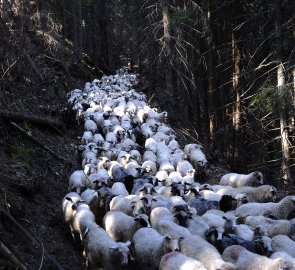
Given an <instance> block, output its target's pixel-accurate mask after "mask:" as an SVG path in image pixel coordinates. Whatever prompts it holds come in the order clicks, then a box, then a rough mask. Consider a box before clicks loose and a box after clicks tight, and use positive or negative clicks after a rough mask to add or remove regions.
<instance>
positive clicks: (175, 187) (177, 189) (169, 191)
mask: <svg viewBox="0 0 295 270" xmlns="http://www.w3.org/2000/svg"><path fill="white" fill-rule="evenodd" d="M155 190H156V192H157V193H158V194H161V195H164V196H165V197H171V196H173V195H176V196H183V195H184V186H183V185H182V184H175V183H172V184H171V186H170V187H166V186H157V187H155Z"/></svg>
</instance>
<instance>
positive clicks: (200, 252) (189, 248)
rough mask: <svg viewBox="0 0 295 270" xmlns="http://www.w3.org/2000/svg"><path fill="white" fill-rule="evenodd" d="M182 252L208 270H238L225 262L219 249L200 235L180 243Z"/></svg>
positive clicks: (186, 238)
mask: <svg viewBox="0 0 295 270" xmlns="http://www.w3.org/2000/svg"><path fill="white" fill-rule="evenodd" d="M180 251H181V252H182V253H183V254H184V255H186V256H189V257H191V258H193V259H196V260H197V261H199V262H201V263H202V264H203V265H204V266H205V267H206V268H207V269H208V270H237V269H238V268H237V267H236V266H235V265H233V264H232V263H228V262H225V261H224V260H223V259H222V257H221V255H220V254H219V252H218V251H217V249H216V248H215V247H214V246H212V245H211V244H209V243H208V242H207V241H206V240H204V239H203V238H202V237H200V236H198V235H190V236H187V237H185V238H184V239H183V240H182V241H180Z"/></svg>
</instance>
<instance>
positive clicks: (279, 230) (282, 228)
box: [245, 216, 294, 237]
mask: <svg viewBox="0 0 295 270" xmlns="http://www.w3.org/2000/svg"><path fill="white" fill-rule="evenodd" d="M245 224H247V225H249V226H251V227H252V228H257V227H261V228H263V230H265V231H266V233H267V235H268V236H270V237H273V236H275V235H278V234H286V235H287V234H289V233H290V231H291V230H292V228H293V227H294V225H293V224H292V222H291V221H290V220H286V219H278V220H274V219H271V218H267V217H264V216H247V217H246V219H245Z"/></svg>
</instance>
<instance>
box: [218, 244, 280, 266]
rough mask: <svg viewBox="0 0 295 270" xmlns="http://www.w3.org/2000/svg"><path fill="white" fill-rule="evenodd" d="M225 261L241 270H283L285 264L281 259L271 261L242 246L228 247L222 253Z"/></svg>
mask: <svg viewBox="0 0 295 270" xmlns="http://www.w3.org/2000/svg"><path fill="white" fill-rule="evenodd" d="M222 257H223V258H224V260H226V261H228V262H231V263H233V264H235V265H236V267H237V269H239V270H281V269H284V262H283V261H282V260H281V259H274V260H273V259H269V258H267V257H265V256H261V255H258V254H255V253H252V252H250V251H248V250H247V249H245V248H244V247H242V246H238V245H233V246H230V247H227V248H226V249H225V250H224V252H223V253H222Z"/></svg>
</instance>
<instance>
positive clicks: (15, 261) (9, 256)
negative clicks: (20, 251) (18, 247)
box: [0, 241, 27, 270]
mask: <svg viewBox="0 0 295 270" xmlns="http://www.w3.org/2000/svg"><path fill="white" fill-rule="evenodd" d="M0 251H1V252H2V253H3V254H4V256H6V257H7V259H8V260H10V261H11V262H12V263H13V264H14V265H15V266H17V269H20V270H27V267H25V266H24V265H23V264H22V263H21V262H20V261H19V260H18V259H17V258H16V257H15V255H14V254H13V253H12V252H11V251H10V250H9V249H8V248H7V247H6V246H5V245H4V244H3V243H2V242H1V241H0Z"/></svg>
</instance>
